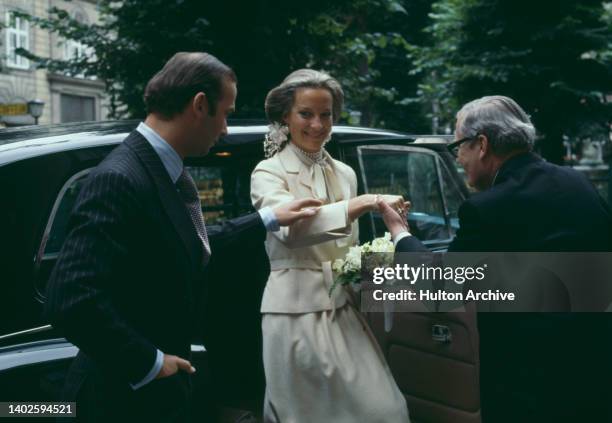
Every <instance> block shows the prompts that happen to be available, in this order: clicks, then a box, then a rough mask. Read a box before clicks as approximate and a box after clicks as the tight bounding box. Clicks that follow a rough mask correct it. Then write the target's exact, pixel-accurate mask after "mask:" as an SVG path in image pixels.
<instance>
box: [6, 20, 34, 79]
mask: <svg viewBox="0 0 612 423" xmlns="http://www.w3.org/2000/svg"><path fill="white" fill-rule="evenodd" d="M5 31H6V65H7V66H9V67H12V68H19V69H28V68H29V67H30V61H29V60H28V59H26V58H25V57H23V56H19V55H18V54H16V53H15V50H16V49H18V48H23V49H26V50H27V49H29V46H30V39H29V26H28V21H26V20H25V19H22V18H20V17H17V16H15V14H14V13H13V12H6V29H5Z"/></svg>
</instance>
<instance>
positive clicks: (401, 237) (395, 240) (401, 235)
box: [393, 231, 412, 245]
mask: <svg viewBox="0 0 612 423" xmlns="http://www.w3.org/2000/svg"><path fill="white" fill-rule="evenodd" d="M407 236H412V234H411V233H410V232H408V231H404V232H400V233H399V234H397V235H396V236H395V238H393V245H397V243H398V242H400V241H401V240H402V239H404V238H406V237H407Z"/></svg>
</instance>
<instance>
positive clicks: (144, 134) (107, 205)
mask: <svg viewBox="0 0 612 423" xmlns="http://www.w3.org/2000/svg"><path fill="white" fill-rule="evenodd" d="M235 98H236V76H235V74H234V72H233V71H232V70H231V69H230V68H228V67H227V66H226V65H224V64H223V63H221V62H220V61H219V60H217V59H216V58H215V57H213V56H211V55H209V54H206V53H177V54H176V55H175V56H174V57H172V58H171V59H170V60H169V61H168V62H167V63H166V65H165V66H164V68H163V69H162V70H161V71H160V72H158V73H157V74H156V75H155V76H154V77H153V78H152V79H151V80H150V81H149V83H148V85H147V87H146V90H145V95H144V99H145V103H146V106H147V109H148V115H147V118H146V120H145V121H144V122H143V123H141V124H140V125H139V126H138V128H137V129H136V130H135V131H133V132H132V133H131V134H130V135H129V136H128V137H127V138H126V139H125V141H124V142H123V143H122V144H121V145H120V146H119V147H117V148H116V149H115V150H114V151H113V152H111V154H110V155H109V156H108V157H107V158H106V159H105V160H104V161H103V162H102V163H100V165H99V166H98V167H97V168H96V169H94V170H93V171H92V173H91V175H90V177H89V179H88V181H87V183H86V185H85V186H84V187H83V189H82V191H81V193H80V195H79V198H78V200H77V202H76V205H75V208H74V211H73V214H72V216H71V220H70V223H69V231H68V233H69V234H68V237H67V239H66V241H65V243H64V245H63V247H62V251H61V253H60V256H59V259H58V261H57V264H56V266H55V269H54V271H53V273H52V275H51V280H50V282H49V288H48V300H47V304H46V310H45V311H46V315H47V316H48V318H49V319H50V321H51V323H52V324H53V326H54V327H56V328H58V329H60V330H61V331H62V333H63V334H65V336H66V338H67V339H68V340H69V341H71V342H73V343H74V344H75V345H76V346H78V347H79V350H80V351H79V353H78V355H77V357H76V359H75V361H74V363H73V365H72V366H71V369H70V372H69V375H68V378H67V382H66V399H67V400H76V401H77V414H78V416H79V418H80V420H83V421H103V422H107V421H123V420H126V421H188V420H189V417H190V406H191V405H190V404H191V380H190V376H189V375H190V373H193V372H195V369H194V368H193V366H192V365H191V363H190V361H189V356H190V345H191V340H192V335H193V334H194V330H193V322H196V321H198V318H197V317H196V313H201V310H198V307H199V303H200V301H201V298H202V296H203V293H202V290H203V281H202V280H201V278H202V274H203V269H204V266H205V264H206V262H207V261H208V259H209V257H210V254H211V251H210V244H209V239H208V237H209V236H210V237H211V238H215V239H216V240H217V241H219V242H220V243H232V242H235V241H236V240H237V239H238V238H239V237H243V238H248V239H251V240H252V239H258V240H261V242H262V243H263V242H264V239H265V233H266V230H278V228H279V226H284V225H289V224H291V223H292V222H294V221H296V220H298V219H300V218H307V217H308V216H312V215H313V214H314V213H316V209H314V208H312V207H313V206H317V205H319V204H320V202H318V201H316V200H303V201H296V202H293V203H289V204H287V205H284V206H281V207H278V208H276V209H274V210H271V209H267V210H265V211H263V213H262V212H260V213H253V214H251V215H248V216H244V217H241V218H237V219H234V220H232V221H230V222H228V223H227V224H226V225H224V226H221V227H215V228H210V227H209V229H208V231H207V230H206V227H205V226H204V220H203V216H202V210H201V205H200V200H199V197H198V192H197V188H196V185H195V183H194V181H193V179H192V178H191V176H190V175H189V173H188V172H187V171H186V170H185V168H184V167H183V159H184V158H185V157H188V156H200V155H205V154H206V153H208V150H209V149H210V148H211V147H212V145H213V144H214V143H215V142H216V141H217V139H218V138H219V136H222V135H225V134H226V133H227V123H226V118H227V116H228V115H229V114H230V113H231V112H232V111H233V110H234V102H235ZM309 207H310V208H309ZM236 261H237V262H238V261H240V257H239V256H237V257H236ZM237 264H238V263H237ZM218 282H219V283H222V281H218Z"/></svg>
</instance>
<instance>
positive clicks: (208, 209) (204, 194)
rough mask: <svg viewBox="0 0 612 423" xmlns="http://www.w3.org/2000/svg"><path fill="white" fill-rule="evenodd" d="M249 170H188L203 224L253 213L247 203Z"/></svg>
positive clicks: (233, 167) (194, 168)
mask: <svg viewBox="0 0 612 423" xmlns="http://www.w3.org/2000/svg"><path fill="white" fill-rule="evenodd" d="M251 169H252V168H251V167H248V166H222V165H219V166H210V165H202V166H188V167H187V170H188V171H189V173H190V174H191V176H192V177H193V180H194V181H195V183H196V186H197V188H198V193H199V196H200V202H201V204H202V212H203V213H204V219H205V220H206V224H209V225H212V224H217V223H220V222H223V221H224V220H227V219H232V218H234V217H238V216H240V215H243V214H245V213H249V212H251V211H252V210H253V207H252V205H251V200H250V177H251Z"/></svg>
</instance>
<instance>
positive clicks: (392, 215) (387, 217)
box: [378, 200, 410, 238]
mask: <svg viewBox="0 0 612 423" xmlns="http://www.w3.org/2000/svg"><path fill="white" fill-rule="evenodd" d="M378 210H379V211H380V214H381V216H382V218H383V221H384V222H385V225H386V226H387V229H389V232H391V238H395V237H396V236H397V235H399V234H400V233H402V232H410V228H409V227H408V222H407V221H406V215H407V214H408V210H410V201H406V202H405V203H404V207H403V208H402V210H403V212H402V213H401V214H400V213H398V212H396V211H395V210H393V208H392V207H391V206H389V204H388V203H387V202H386V201H383V200H379V201H378Z"/></svg>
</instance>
